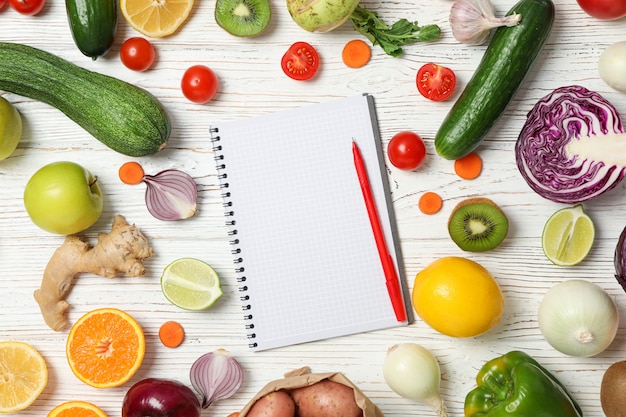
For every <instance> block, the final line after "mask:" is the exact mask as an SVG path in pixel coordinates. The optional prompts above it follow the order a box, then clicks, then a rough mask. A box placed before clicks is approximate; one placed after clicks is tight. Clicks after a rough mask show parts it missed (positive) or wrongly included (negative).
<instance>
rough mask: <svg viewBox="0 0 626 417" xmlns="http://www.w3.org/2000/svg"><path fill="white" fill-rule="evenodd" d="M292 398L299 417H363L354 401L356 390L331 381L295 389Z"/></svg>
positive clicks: (326, 380) (327, 380) (361, 411)
mask: <svg viewBox="0 0 626 417" xmlns="http://www.w3.org/2000/svg"><path fill="white" fill-rule="evenodd" d="M291 398H293V401H294V402H295V403H296V416H297V417H361V416H362V415H363V410H361V409H360V408H359V406H358V405H357V404H356V401H355V399H354V390H353V389H352V388H350V387H348V386H346V385H343V384H340V383H339V382H334V381H331V380H329V379H324V380H322V381H319V382H316V383H315V384H313V385H309V386H307V387H301V388H295V389H293V390H292V391H291Z"/></svg>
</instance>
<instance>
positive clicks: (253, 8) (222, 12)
mask: <svg viewBox="0 0 626 417" xmlns="http://www.w3.org/2000/svg"><path fill="white" fill-rule="evenodd" d="M271 17H272V10H271V7H270V2H269V0H217V1H216V3H215V21H216V22H217V24H218V25H219V26H220V27H221V28H222V29H224V30H225V31H226V32H228V33H230V34H231V35H235V36H239V37H250V36H256V35H258V34H260V33H261V32H263V31H264V30H265V28H267V25H269V23H270V19H271Z"/></svg>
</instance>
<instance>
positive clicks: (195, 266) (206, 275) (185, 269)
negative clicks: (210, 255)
mask: <svg viewBox="0 0 626 417" xmlns="http://www.w3.org/2000/svg"><path fill="white" fill-rule="evenodd" d="M161 290H163V294H164V295H165V298H167V299H168V300H169V302H171V303H172V304H174V305H175V306H177V307H180V308H183V309H185V310H204V309H207V308H209V307H211V306H212V305H213V304H215V302H216V301H217V300H219V299H220V297H221V296H222V287H221V284H220V279H219V276H218V275H217V273H216V272H215V270H214V269H213V268H211V266H210V265H209V264H207V263H206V262H203V261H200V260H198V259H194V258H181V259H177V260H175V261H174V262H172V263H171V264H169V265H168V266H166V267H165V269H164V270H163V275H162V276H161Z"/></svg>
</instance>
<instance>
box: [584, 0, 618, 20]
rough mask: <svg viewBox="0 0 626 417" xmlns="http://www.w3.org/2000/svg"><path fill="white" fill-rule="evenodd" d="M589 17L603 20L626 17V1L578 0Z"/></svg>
mask: <svg viewBox="0 0 626 417" xmlns="http://www.w3.org/2000/svg"><path fill="white" fill-rule="evenodd" d="M577 1H578V5H579V6H580V8H581V9H583V10H584V11H585V12H586V13H587V14H588V15H589V16H592V17H595V18H596V19H602V20H615V19H619V18H620V17H623V16H626V0H577Z"/></svg>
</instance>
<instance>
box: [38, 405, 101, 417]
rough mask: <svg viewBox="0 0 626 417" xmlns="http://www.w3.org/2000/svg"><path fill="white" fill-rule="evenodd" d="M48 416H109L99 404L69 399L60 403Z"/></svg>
mask: <svg viewBox="0 0 626 417" xmlns="http://www.w3.org/2000/svg"><path fill="white" fill-rule="evenodd" d="M48 417H108V416H107V415H106V413H105V412H104V411H102V410H101V409H100V408H99V407H98V406H96V405H94V404H92V403H88V402H86V401H68V402H65V403H63V404H59V405H57V406H56V407H54V408H53V409H52V411H50V413H48Z"/></svg>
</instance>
